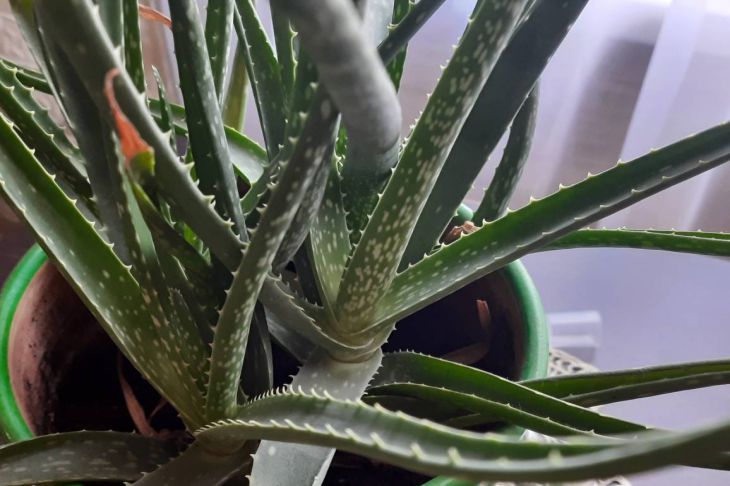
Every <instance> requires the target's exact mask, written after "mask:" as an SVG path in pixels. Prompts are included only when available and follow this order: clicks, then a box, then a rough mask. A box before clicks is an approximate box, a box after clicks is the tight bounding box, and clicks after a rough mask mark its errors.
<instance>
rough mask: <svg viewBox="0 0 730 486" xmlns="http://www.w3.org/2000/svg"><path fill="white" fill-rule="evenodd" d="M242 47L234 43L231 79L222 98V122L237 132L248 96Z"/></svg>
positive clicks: (244, 113) (242, 125)
mask: <svg viewBox="0 0 730 486" xmlns="http://www.w3.org/2000/svg"><path fill="white" fill-rule="evenodd" d="M244 49H245V47H243V46H242V44H241V43H238V44H236V50H235V51H234V52H233V66H231V76H230V78H231V79H230V80H229V81H228V86H227V87H226V94H225V97H224V99H223V123H224V124H225V125H226V126H228V127H231V128H233V129H235V130H237V131H239V132H242V131H243V128H244V125H245V121H246V99H247V97H248V94H247V91H248V74H247V73H246V59H245V56H246V54H245V53H244ZM229 144H230V141H229ZM231 155H232V154H231Z"/></svg>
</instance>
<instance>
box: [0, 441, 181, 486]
mask: <svg viewBox="0 0 730 486" xmlns="http://www.w3.org/2000/svg"><path fill="white" fill-rule="evenodd" d="M176 455H177V450H176V449H175V448H174V447H172V446H171V445H169V444H166V443H164V442H161V441H159V440H155V439H148V438H145V437H142V436H141V435H136V434H126V433H122V432H91V431H84V432H66V433H64V434H55V435H45V436H43V437H37V438H34V439H29V440H24V441H21V442H16V443H14V444H9V445H5V446H0V485H2V486H23V485H27V484H48V483H56V482H68V481H134V480H135V479H137V478H139V477H140V476H142V474H143V473H145V472H150V471H153V470H154V469H156V468H157V466H158V465H159V464H163V463H165V462H167V461H169V460H170V459H172V458H173V457H175V456H176Z"/></svg>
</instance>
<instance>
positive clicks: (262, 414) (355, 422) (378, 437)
mask: <svg viewBox="0 0 730 486" xmlns="http://www.w3.org/2000/svg"><path fill="white" fill-rule="evenodd" d="M729 430H730V424H728V423H727V422H722V423H718V424H716V425H713V426H710V427H707V428H701V429H696V430H693V431H689V432H684V433H657V432H643V433H639V434H637V435H636V436H634V437H633V438H632V439H631V440H629V441H626V442H616V441H614V440H613V439H608V440H606V439H604V440H601V439H598V438H581V437H572V438H566V439H565V442H564V443H560V444H545V443H537V442H530V441H517V440H514V439H510V438H505V437H503V436H499V435H496V434H484V433H474V432H466V431H459V430H457V429H453V428H449V427H444V426H439V425H437V424H434V423H431V422H428V421H425V420H420V419H415V418H413V417H409V416H407V415H405V414H402V413H396V412H389V411H387V410H385V409H382V408H378V407H370V406H367V405H365V404H363V403H361V402H352V401H340V400H336V399H333V398H326V397H317V396H309V395H304V394H301V393H297V392H293V391H285V392H280V393H278V394H274V395H269V396H265V397H263V398H261V399H258V400H255V401H253V402H251V403H249V404H247V405H246V406H244V407H243V409H242V411H241V413H240V415H239V418H238V419H237V420H229V421H222V422H219V423H214V424H211V425H209V426H206V427H204V428H203V429H201V430H199V431H198V432H197V433H196V436H197V437H198V439H199V440H201V441H223V440H225V441H232V442H234V441H236V440H238V441H239V442H240V441H243V440H246V439H253V438H262V439H266V440H275V441H286V442H299V443H306V444H312V445H319V446H328V447H335V448H337V449H341V450H345V451H348V452H353V453H356V454H362V455H365V456H367V457H370V458H372V459H375V460H378V461H383V462H386V463H389V464H395V465H398V466H399V467H404V468H407V469H410V470H413V471H417V472H421V473H423V474H430V475H441V474H443V475H447V476H456V477H460V478H464V479H472V480H491V481H540V482H545V481H577V480H581V479H589V478H594V477H607V476H611V475H614V474H626V473H631V472H638V471H642V470H646V469H650V468H655V467H659V466H663V465H668V464H673V463H678V462H683V461H684V462H691V461H693V460H697V459H699V458H702V457H703V456H706V451H707V450H712V449H713V448H717V447H724V446H725V444H726V439H727V433H728V431H729ZM274 452H276V451H274Z"/></svg>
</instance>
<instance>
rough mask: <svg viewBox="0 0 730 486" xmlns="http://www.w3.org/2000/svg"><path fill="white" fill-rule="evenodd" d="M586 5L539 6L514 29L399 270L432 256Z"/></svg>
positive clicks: (570, 1)
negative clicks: (497, 146)
mask: <svg viewBox="0 0 730 486" xmlns="http://www.w3.org/2000/svg"><path fill="white" fill-rule="evenodd" d="M587 2H588V0H567V1H564V2H555V1H554V0H538V2H536V3H535V4H534V6H533V7H532V11H531V14H530V15H529V16H528V17H527V18H526V19H524V21H523V22H521V24H520V25H519V26H518V27H517V29H516V31H515V32H514V35H513V37H512V39H511V40H510V42H509V44H508V45H507V47H506V48H505V50H504V53H503V54H502V55H501V56H500V59H499V61H498V62H497V65H496V66H495V67H494V70H493V72H492V74H491V75H490V76H489V80H488V81H487V83H486V84H485V85H484V87H483V88H482V90H481V93H480V94H479V97H478V98H477V100H476V103H475V104H474V106H473V108H472V109H471V113H469V116H468V118H467V119H466V122H465V123H464V126H463V128H462V129H461V131H460V133H459V136H458V138H457V139H456V142H455V143H454V146H453V148H451V150H450V152H449V156H448V159H447V160H446V163H445V164H444V166H443V169H442V170H441V172H440V174H439V176H438V180H437V181H436V183H435V185H434V187H433V190H432V192H431V193H430V195H429V197H428V201H427V202H426V206H425V208H424V209H423V211H422V212H421V216H420V217H419V219H418V220H417V222H416V225H415V228H414V230H413V236H412V237H411V240H410V242H409V244H408V248H407V250H406V252H405V254H404V256H403V262H402V264H401V266H402V267H405V266H406V265H408V264H412V263H415V262H417V261H419V260H420V259H421V258H422V257H423V255H424V254H426V253H428V252H429V251H431V249H432V248H433V246H434V245H436V244H437V241H438V239H439V237H440V236H441V234H442V233H443V231H444V228H446V226H447V225H448V223H449V221H450V220H451V218H452V217H453V216H454V214H455V213H456V210H457V208H458V206H459V204H460V203H461V202H462V200H463V199H464V196H465V195H466V193H467V192H468V191H469V189H471V185H472V183H473V181H474V179H475V178H476V176H477V174H478V173H479V171H480V170H481V168H482V166H483V165H484V163H485V162H486V160H487V157H488V156H489V154H490V153H491V152H492V151H493V150H494V147H495V146H496V145H497V143H498V142H499V140H500V138H501V137H502V135H503V134H504V132H505V130H506V129H507V127H508V126H509V124H510V122H511V121H512V120H513V118H514V117H515V115H516V114H517V112H518V111H519V109H520V107H521V106H522V104H523V102H524V100H525V99H526V98H527V96H528V94H529V93H530V92H531V91H532V89H533V86H534V85H535V83H536V82H537V80H538V78H539V77H540V74H541V73H542V71H543V69H544V68H545V65H546V64H547V62H548V60H549V59H550V57H551V56H552V54H553V53H554V52H555V50H556V49H557V47H558V46H559V45H560V43H561V42H562V40H563V38H564V37H565V35H566V34H567V33H568V31H569V29H570V26H571V25H572V24H573V22H575V20H576V18H577V17H578V15H580V13H581V11H582V10H583V8H584V7H585V5H586V3H587Z"/></svg>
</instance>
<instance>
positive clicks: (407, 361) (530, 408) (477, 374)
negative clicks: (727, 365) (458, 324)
mask: <svg viewBox="0 0 730 486" xmlns="http://www.w3.org/2000/svg"><path fill="white" fill-rule="evenodd" d="M408 383H413V384H416V385H426V386H429V387H435V388H437V389H438V388H445V389H448V390H450V391H453V392H457V393H461V394H464V395H466V396H473V397H476V398H481V399H484V400H488V401H491V402H494V403H499V404H505V405H507V408H506V409H500V410H503V413H505V414H510V415H511V416H513V417H519V414H520V413H525V414H530V415H532V417H522V418H523V419H524V418H530V419H532V420H538V419H539V418H540V417H543V418H545V417H549V419H550V421H552V422H555V424H556V425H558V424H560V425H564V426H567V427H569V428H572V429H577V430H582V431H585V432H587V431H594V432H596V433H598V434H605V435H608V434H621V433H629V432H636V431H640V430H644V429H645V427H643V426H641V425H637V424H632V423H631V422H625V421H623V420H619V419H616V418H613V417H609V416H606V415H602V414H599V413H598V412H594V411H592V410H588V409H584V408H581V407H579V406H576V405H572V404H568V403H565V402H563V401H561V400H559V399H556V398H553V397H551V396H548V395H546V394H543V393H539V392H536V391H533V390H531V389H529V388H527V387H524V386H522V385H519V384H516V383H513V382H511V381H509V380H507V379H505V378H501V377H499V376H497V375H494V374H492V373H488V372H485V371H481V370H477V369H475V368H471V367H468V366H464V365H461V364H457V363H453V362H450V361H446V360H443V359H440V358H434V357H431V356H425V355H420V354H416V353H389V354H386V355H385V357H384V358H383V366H382V368H381V369H380V371H379V372H378V374H377V375H376V376H375V378H374V379H373V382H372V383H371V387H370V390H369V393H370V392H372V393H374V394H384V393H386V392H387V391H388V389H391V390H393V391H396V392H397V391H398V390H400V394H402V393H403V390H408V387H409V385H407V384H408ZM416 391H418V390H416ZM423 393H425V392H423ZM409 396H414V397H416V398H419V397H418V395H415V394H413V393H411V394H409ZM420 398H423V396H421V397H420ZM444 402H446V403H448V401H446V400H444ZM462 408H468V407H464V406H463V404H462ZM511 409H516V410H515V411H512V410H511ZM543 425H544V424H543Z"/></svg>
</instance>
